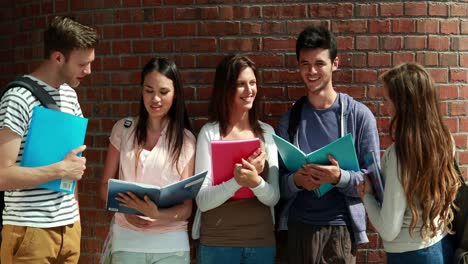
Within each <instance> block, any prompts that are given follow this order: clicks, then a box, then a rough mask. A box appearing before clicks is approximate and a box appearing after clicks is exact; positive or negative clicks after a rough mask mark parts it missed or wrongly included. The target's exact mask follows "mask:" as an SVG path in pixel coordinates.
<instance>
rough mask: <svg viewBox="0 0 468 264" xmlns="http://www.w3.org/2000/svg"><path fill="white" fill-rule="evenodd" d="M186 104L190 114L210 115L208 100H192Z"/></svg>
mask: <svg viewBox="0 0 468 264" xmlns="http://www.w3.org/2000/svg"><path fill="white" fill-rule="evenodd" d="M186 106H187V111H188V112H189V113H190V116H208V103H207V102H190V103H186Z"/></svg>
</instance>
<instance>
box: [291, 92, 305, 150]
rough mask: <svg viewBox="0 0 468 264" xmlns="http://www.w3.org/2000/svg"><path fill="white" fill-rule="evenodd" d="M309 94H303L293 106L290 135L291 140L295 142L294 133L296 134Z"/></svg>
mask: <svg viewBox="0 0 468 264" xmlns="http://www.w3.org/2000/svg"><path fill="white" fill-rule="evenodd" d="M306 100H307V96H302V97H301V98H300V99H299V100H297V101H296V102H295V103H294V105H293V106H292V108H291V112H290V115H289V125H288V135H289V142H291V143H293V144H294V135H296V131H297V128H298V126H299V121H300V120H301V112H302V106H303V105H304V104H305V102H306Z"/></svg>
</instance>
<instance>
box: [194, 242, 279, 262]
mask: <svg viewBox="0 0 468 264" xmlns="http://www.w3.org/2000/svg"><path fill="white" fill-rule="evenodd" d="M275 255H276V248H275V247H274V246H265V247H224V246H207V245H203V244H200V246H199V247H198V253H197V264H212V263H223V264H273V263H275Z"/></svg>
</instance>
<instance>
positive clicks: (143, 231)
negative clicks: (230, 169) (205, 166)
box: [100, 58, 195, 263]
mask: <svg viewBox="0 0 468 264" xmlns="http://www.w3.org/2000/svg"><path fill="white" fill-rule="evenodd" d="M194 159H195V137H194V135H193V134H192V132H191V126H190V123H189V120H188V115H187V111H186V109H185V104H184V95H183V88H182V84H181V80H180V76H179V73H178V70H177V67H176V65H175V64H174V62H172V61H170V60H167V59H164V58H154V59H151V60H150V61H149V62H148V63H147V64H146V65H145V66H144V67H143V70H142V73H141V99H140V113H139V115H138V117H136V118H134V119H133V121H131V122H129V120H127V119H122V120H120V121H118V122H117V123H116V124H115V125H114V127H113V129H112V133H111V136H110V144H109V148H108V152H107V157H106V162H105V165H104V170H103V176H102V179H101V188H100V195H101V199H103V200H106V197H107V186H108V184H107V182H108V180H109V179H111V178H115V177H116V176H117V175H118V176H119V177H120V179H122V180H125V181H133V182H139V183H146V184H152V185H156V186H161V187H163V186H166V185H169V184H171V183H174V182H177V181H180V180H182V179H185V178H187V177H190V176H192V175H193V171H194V163H195V161H194ZM116 200H118V201H119V202H120V204H121V205H123V206H126V207H129V208H133V209H135V210H137V211H139V212H140V213H142V214H143V215H144V216H138V215H132V214H121V213H116V214H115V223H114V224H113V225H112V226H111V228H112V234H113V235H112V241H111V243H112V255H111V263H190V246H189V239H188V234H187V219H188V218H189V217H190V214H191V211H192V201H190V200H188V201H185V202H184V203H182V204H180V205H176V206H173V207H171V208H166V209H160V208H158V207H157V206H156V205H155V204H154V203H153V202H152V201H151V200H150V199H149V198H148V197H147V196H145V197H144V199H140V198H138V197H137V196H135V195H134V194H132V193H120V194H119V196H118V198H116Z"/></svg>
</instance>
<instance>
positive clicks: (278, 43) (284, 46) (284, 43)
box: [263, 37, 296, 51]
mask: <svg viewBox="0 0 468 264" xmlns="http://www.w3.org/2000/svg"><path fill="white" fill-rule="evenodd" d="M295 45H296V38H295V37H294V38H292V37H290V38H264V39H263V50H291V51H292V50H294V49H295V47H296V46H295Z"/></svg>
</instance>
